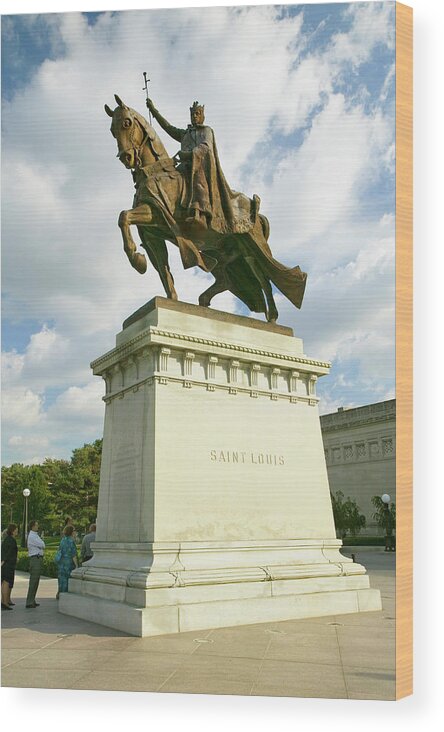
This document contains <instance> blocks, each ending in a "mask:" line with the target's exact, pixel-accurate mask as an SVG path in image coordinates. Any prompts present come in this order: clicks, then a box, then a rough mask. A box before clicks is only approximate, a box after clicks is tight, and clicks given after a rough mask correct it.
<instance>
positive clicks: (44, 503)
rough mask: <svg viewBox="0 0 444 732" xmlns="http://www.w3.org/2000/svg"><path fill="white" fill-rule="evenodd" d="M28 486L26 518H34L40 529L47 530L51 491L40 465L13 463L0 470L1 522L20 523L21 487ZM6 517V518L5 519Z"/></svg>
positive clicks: (22, 506)
mask: <svg viewBox="0 0 444 732" xmlns="http://www.w3.org/2000/svg"><path fill="white" fill-rule="evenodd" d="M24 488H29V489H30V491H31V495H30V497H29V502H28V519H29V520H31V519H32V518H36V519H37V520H38V521H39V523H40V526H41V528H42V529H44V530H48V528H49V525H48V521H47V519H46V517H47V515H48V513H50V510H51V493H50V491H49V488H48V483H47V480H46V477H45V473H44V471H43V470H42V467H41V466H40V465H22V464H21V463H14V464H13V465H11V466H9V467H6V468H3V470H2V506H3V523H4V524H6V523H10V522H13V523H16V524H18V525H19V526H21V525H22V522H23V516H24V505H25V499H24V497H23V489H24ZM5 519H6V520H5Z"/></svg>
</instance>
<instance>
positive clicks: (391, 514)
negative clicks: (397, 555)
mask: <svg viewBox="0 0 444 732" xmlns="http://www.w3.org/2000/svg"><path fill="white" fill-rule="evenodd" d="M372 503H373V505H374V507H375V509H376V511H375V512H374V514H373V518H374V520H375V521H376V523H377V524H378V526H379V527H380V528H381V529H384V531H386V532H387V530H388V529H390V530H394V529H395V528H396V505H395V504H394V503H390V505H388V504H387V503H384V501H383V500H382V498H381V496H373V498H372Z"/></svg>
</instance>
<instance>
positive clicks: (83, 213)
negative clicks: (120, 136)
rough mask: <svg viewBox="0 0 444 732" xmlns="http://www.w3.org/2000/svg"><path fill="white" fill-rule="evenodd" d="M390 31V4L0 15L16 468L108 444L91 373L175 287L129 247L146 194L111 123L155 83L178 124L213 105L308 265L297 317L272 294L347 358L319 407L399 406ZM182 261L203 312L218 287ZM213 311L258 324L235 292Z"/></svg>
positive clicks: (9, 444) (219, 129) (8, 396)
mask: <svg viewBox="0 0 444 732" xmlns="http://www.w3.org/2000/svg"><path fill="white" fill-rule="evenodd" d="M394 20H395V19H394V3H391V2H386V3H353V4H333V5H331V4H328V5H327V4H326V5H322V4H320V5H294V6H258V7H237V8H235V7H234V8H225V7H221V8H209V9H205V10H203V9H201V8H195V9H179V10H165V9H164V10H149V11H126V12H109V13H106V12H104V13H84V14H81V13H66V14H47V15H45V14H39V15H26V16H25V15H23V16H20V15H15V16H3V17H2V116H3V133H2V158H3V164H2V178H3V201H2V206H3V220H2V242H3V243H2V296H3V297H2V304H3V336H2V363H3V390H2V394H3V430H2V434H3V446H2V451H3V452H2V462H3V464H10V463H12V462H24V463H30V462H39V461H41V460H43V459H44V458H45V457H46V456H50V457H65V458H67V457H69V456H70V453H71V450H72V449H73V448H75V447H78V446H80V445H82V444H83V443H84V442H89V441H91V440H94V439H96V438H97V437H100V436H101V434H102V426H103V409H104V407H103V402H102V400H101V396H102V395H103V385H102V382H101V380H100V379H98V378H96V377H92V376H91V374H90V368H89V363H90V361H91V360H92V359H94V358H96V357H97V356H99V355H101V353H103V352H105V351H107V350H109V349H110V348H112V347H113V345H114V337H115V333H116V332H117V331H118V330H120V328H121V324H122V321H123V320H124V319H125V318H126V317H127V316H128V315H129V314H131V313H132V312H133V311H134V310H135V309H137V308H138V307H140V305H141V304H143V303H144V302H146V301H147V300H149V299H150V298H151V297H153V296H154V295H156V294H163V292H162V288H161V285H160V281H159V280H158V276H157V274H156V273H155V272H154V271H153V270H152V269H149V270H148V272H147V274H146V275H144V276H143V277H142V276H140V275H139V274H138V273H137V272H136V271H135V270H134V269H132V268H131V267H130V265H129V263H128V262H127V260H126V257H125V255H124V253H123V250H122V245H121V239H120V232H119V230H118V228H117V216H118V213H119V212H120V211H121V210H122V209H124V208H130V206H131V201H132V195H133V189H132V181H131V176H130V174H129V172H128V171H126V170H125V168H124V167H123V166H122V165H121V163H119V161H118V160H117V159H116V157H115V153H116V148H115V141H114V139H113V138H112V137H111V134H110V132H109V125H110V120H109V118H108V117H107V116H106V114H105V112H104V110H103V105H104V103H105V102H106V103H108V104H109V105H110V106H112V107H114V106H115V104H114V99H113V94H114V93H115V92H117V93H118V94H119V95H120V96H121V97H122V98H123V99H124V101H125V102H126V103H127V104H129V105H130V106H131V107H134V108H135V109H138V110H140V111H141V112H142V114H144V109H145V106H144V92H143V91H142V86H143V78H142V72H143V71H148V75H149V77H150V78H151V84H150V91H151V96H152V98H153V100H154V102H155V103H156V106H157V107H158V108H159V109H160V110H161V111H162V113H163V114H164V116H166V117H167V118H168V119H169V120H170V121H171V122H173V124H175V125H177V126H179V127H184V126H186V124H187V122H188V109H189V106H190V104H191V103H192V102H193V101H194V100H195V99H198V100H199V101H201V102H202V103H205V109H206V122H207V123H208V124H209V125H211V126H212V127H213V129H214V130H215V134H216V138H217V144H218V149H219V155H220V158H221V162H222V166H223V169H224V171H225V174H226V177H227V179H228V181H229V182H230V184H231V186H232V187H233V188H235V189H237V190H242V191H244V192H245V193H247V194H248V195H250V196H251V195H252V194H253V193H257V194H259V195H260V197H261V199H262V211H263V213H265V214H266V216H267V217H268V218H269V220H270V223H271V236H270V244H271V247H272V250H273V252H274V255H275V257H276V258H277V259H279V260H280V261H282V262H283V263H285V264H287V265H291V266H294V265H296V264H299V265H300V266H301V268H302V269H303V270H305V271H306V272H308V275H309V279H308V284H307V289H306V295H305V300H304V303H303V306H302V309H301V310H300V311H298V310H296V309H295V308H294V307H293V306H291V305H290V304H289V303H288V302H287V301H286V300H285V298H284V297H283V296H281V295H280V294H277V297H276V301H277V304H278V309H279V311H280V318H279V322H280V323H282V324H286V325H290V326H292V327H293V328H294V330H295V334H296V335H298V336H300V337H302V338H303V339H304V347H305V352H306V353H307V355H309V356H310V357H313V358H321V359H328V360H330V361H331V362H332V371H331V374H330V376H329V377H325V378H323V379H322V380H321V381H320V383H319V386H318V393H319V395H320V396H321V411H322V412H324V413H325V412H329V411H333V410H335V409H336V408H337V407H338V406H340V405H345V406H352V405H361V404H367V403H371V402H374V401H381V400H383V399H387V398H392V397H393V396H394V286H395V280H394V265H395V262H394V254H395V252H394V231H395V218H394V212H395V208H394V206H395V199H394V196H395V189H394V144H395V136H394V132H395V130H394V83H395V72H394V61H395V58H394V54H395V47H394V42H395V37H394ZM158 129H159V128H158ZM161 136H162V139H163V141H164V142H165V144H166V147H167V149H168V150H169V152H170V153H174V152H175V151H176V149H177V143H175V142H174V141H172V140H168V139H166V136H165V134H164V133H163V132H162V131H161ZM170 258H171V263H172V270H173V272H174V276H175V280H176V289H177V290H178V293H179V297H180V299H181V300H184V301H188V302H197V297H198V294H199V293H200V292H201V291H202V290H204V289H206V287H207V286H208V284H209V283H210V282H211V281H212V278H211V276H208V275H205V274H204V273H202V272H200V271H197V270H188V271H186V272H184V271H183V270H182V267H181V264H180V260H179V257H178V253H177V250H175V248H174V247H173V246H172V245H171V246H170ZM213 306H214V307H216V308H220V309H225V310H229V311H231V312H236V313H240V314H247V313H246V310H245V308H244V307H243V305H242V304H241V303H240V302H239V301H237V300H236V299H235V298H234V297H233V296H231V295H230V294H223V295H219V296H217V297H216V298H215V299H214V301H213ZM256 317H262V316H256Z"/></svg>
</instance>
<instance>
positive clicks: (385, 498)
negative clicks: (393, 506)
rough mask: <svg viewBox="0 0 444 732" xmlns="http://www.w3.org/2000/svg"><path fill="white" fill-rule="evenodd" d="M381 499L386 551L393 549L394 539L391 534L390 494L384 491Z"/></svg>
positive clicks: (392, 550)
mask: <svg viewBox="0 0 444 732" xmlns="http://www.w3.org/2000/svg"><path fill="white" fill-rule="evenodd" d="M381 501H382V502H383V504H384V526H385V550H384V551H386V552H394V551H395V540H394V536H393V519H392V512H391V511H390V496H389V494H388V493H384V494H383V495H382V496H381Z"/></svg>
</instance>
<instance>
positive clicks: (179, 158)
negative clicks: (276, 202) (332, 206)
mask: <svg viewBox="0 0 444 732" xmlns="http://www.w3.org/2000/svg"><path fill="white" fill-rule="evenodd" d="M115 99H116V102H117V105H118V106H117V107H116V109H114V111H112V110H111V109H110V107H108V105H105V111H106V113H107V114H108V115H109V116H110V117H112V123H111V133H112V135H113V136H114V137H115V138H116V140H117V147H118V157H119V159H120V160H121V162H122V163H123V164H124V165H125V167H126V168H128V169H130V170H132V171H133V179H134V184H135V188H136V193H135V196H134V201H133V208H132V209H129V210H128V211H122V212H121V213H120V216H119V227H120V229H121V231H122V237H123V244H124V250H125V253H126V254H127V256H128V259H129V261H130V262H131V265H132V266H133V267H134V268H135V269H136V270H137V271H138V272H140V273H141V274H143V273H144V272H145V271H146V268H147V262H146V257H145V255H144V254H142V253H140V252H138V251H137V246H136V244H135V242H134V240H133V238H132V235H131V229H130V227H131V226H133V225H134V226H137V229H138V232H139V236H140V239H141V243H142V247H143V248H144V249H145V251H146V253H147V254H148V257H149V259H150V261H151V263H152V265H153V266H154V268H155V269H156V270H157V271H158V273H159V276H160V279H161V281H162V284H163V286H164V289H165V292H166V294H167V297H169V298H172V299H177V294H176V291H175V289H174V280H173V276H172V274H171V271H170V268H169V263H168V250H167V247H166V243H165V242H166V241H170V242H172V243H174V244H176V245H177V246H178V247H179V250H180V254H181V258H182V263H183V266H184V268H185V269H187V268H189V267H194V266H198V267H200V268H201V269H203V270H204V271H206V272H211V274H212V275H213V276H214V279H215V281H214V283H213V284H212V285H211V286H210V287H209V288H208V289H207V290H205V292H203V293H202V294H201V295H200V297H199V305H203V306H208V305H209V304H210V302H211V299H212V298H213V297H214V296H215V295H217V294H218V293H220V292H224V291H226V290H229V291H230V292H232V293H233V294H234V295H236V297H238V298H239V299H240V300H242V301H243V302H244V303H245V304H246V305H247V306H248V307H249V309H250V310H252V311H253V312H258V313H261V312H263V313H265V315H266V318H267V320H268V321H272V322H274V321H276V319H277V317H278V312H277V309H276V304H275V302H274V299H273V293H272V289H271V282H273V283H274V284H275V285H276V287H278V288H279V290H281V292H282V293H283V294H284V295H285V296H286V297H287V298H288V299H289V300H290V302H292V303H293V304H294V305H295V306H296V307H298V308H300V307H301V303H302V298H303V296H304V290H305V283H306V278H307V275H306V274H305V272H302V271H301V270H300V268H299V267H293V268H289V267H286V266H285V265H283V264H281V263H280V262H278V261H277V260H276V259H273V256H272V253H271V250H270V247H269V246H268V241H267V240H268V236H269V224H268V220H267V219H266V218H265V216H263V214H261V213H259V206H260V199H259V197H258V196H256V195H254V196H253V198H252V199H250V198H248V197H247V196H245V195H244V194H243V193H237V192H236V191H233V190H232V189H231V188H230V187H229V186H228V184H227V182H226V180H225V177H224V175H223V172H222V168H221V165H220V162H219V156H218V154H217V148H216V143H215V139H214V133H213V130H212V129H211V127H207V126H206V125H204V124H203V123H204V120H205V117H204V108H203V107H202V106H201V105H199V104H198V103H197V102H195V103H194V104H193V106H192V107H191V108H190V113H191V124H190V125H189V126H188V127H187V129H185V130H183V129H179V128H176V127H173V126H172V125H171V124H170V123H169V122H167V120H165V119H164V118H163V117H162V116H161V115H160V113H159V112H158V111H157V110H156V108H155V107H154V105H153V104H152V102H151V100H147V106H148V108H149V110H150V112H151V113H152V114H153V116H154V117H155V119H156V120H157V121H158V122H159V124H160V125H161V127H162V128H163V129H164V130H165V131H166V132H168V134H169V135H171V136H172V137H173V138H174V139H175V140H177V141H179V142H180V143H181V150H180V151H179V152H178V153H177V155H176V156H174V158H170V156H169V155H168V153H167V151H166V150H165V148H164V146H163V144H162V142H161V140H160V138H159V137H158V135H157V133H156V132H155V130H154V129H153V127H152V126H151V125H150V124H149V123H148V122H147V120H146V119H145V118H144V117H142V115H140V114H139V113H138V112H136V111H135V110H134V109H131V107H128V106H127V105H126V104H124V103H123V102H122V100H121V99H120V97H118V96H117V95H115ZM150 116H151V115H150Z"/></svg>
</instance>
